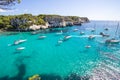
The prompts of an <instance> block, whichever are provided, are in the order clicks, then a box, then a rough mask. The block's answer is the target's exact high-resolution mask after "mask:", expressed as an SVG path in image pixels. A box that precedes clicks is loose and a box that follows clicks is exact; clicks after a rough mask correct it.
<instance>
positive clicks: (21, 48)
mask: <svg viewBox="0 0 120 80" xmlns="http://www.w3.org/2000/svg"><path fill="white" fill-rule="evenodd" d="M24 49H25V47H19V48H17V49H16V50H19V51H20V50H24Z"/></svg>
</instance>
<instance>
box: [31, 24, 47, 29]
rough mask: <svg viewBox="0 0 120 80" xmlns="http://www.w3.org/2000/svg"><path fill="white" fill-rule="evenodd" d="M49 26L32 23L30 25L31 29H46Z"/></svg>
mask: <svg viewBox="0 0 120 80" xmlns="http://www.w3.org/2000/svg"><path fill="white" fill-rule="evenodd" d="M46 28H48V26H45V25H32V26H30V27H29V29H30V30H39V29H46Z"/></svg>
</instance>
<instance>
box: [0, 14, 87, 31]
mask: <svg viewBox="0 0 120 80" xmlns="http://www.w3.org/2000/svg"><path fill="white" fill-rule="evenodd" d="M84 22H89V19H88V18H87V17H78V16H60V15H38V16H34V15H32V14H22V15H14V16H3V15H0V30H6V31H20V30H21V31H31V30H38V29H46V28H58V27H66V26H73V25H81V24H82V23H84Z"/></svg>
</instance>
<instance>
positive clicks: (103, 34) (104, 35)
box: [100, 32, 110, 37]
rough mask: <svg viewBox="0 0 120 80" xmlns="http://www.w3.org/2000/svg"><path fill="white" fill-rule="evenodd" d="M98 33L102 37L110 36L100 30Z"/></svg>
mask: <svg viewBox="0 0 120 80" xmlns="http://www.w3.org/2000/svg"><path fill="white" fill-rule="evenodd" d="M100 35H102V36H103V37H110V35H109V34H105V33H103V32H100Z"/></svg>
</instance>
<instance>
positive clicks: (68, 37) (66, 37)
mask: <svg viewBox="0 0 120 80" xmlns="http://www.w3.org/2000/svg"><path fill="white" fill-rule="evenodd" d="M71 37H72V36H65V37H64V39H65V40H67V39H70V38H71Z"/></svg>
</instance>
